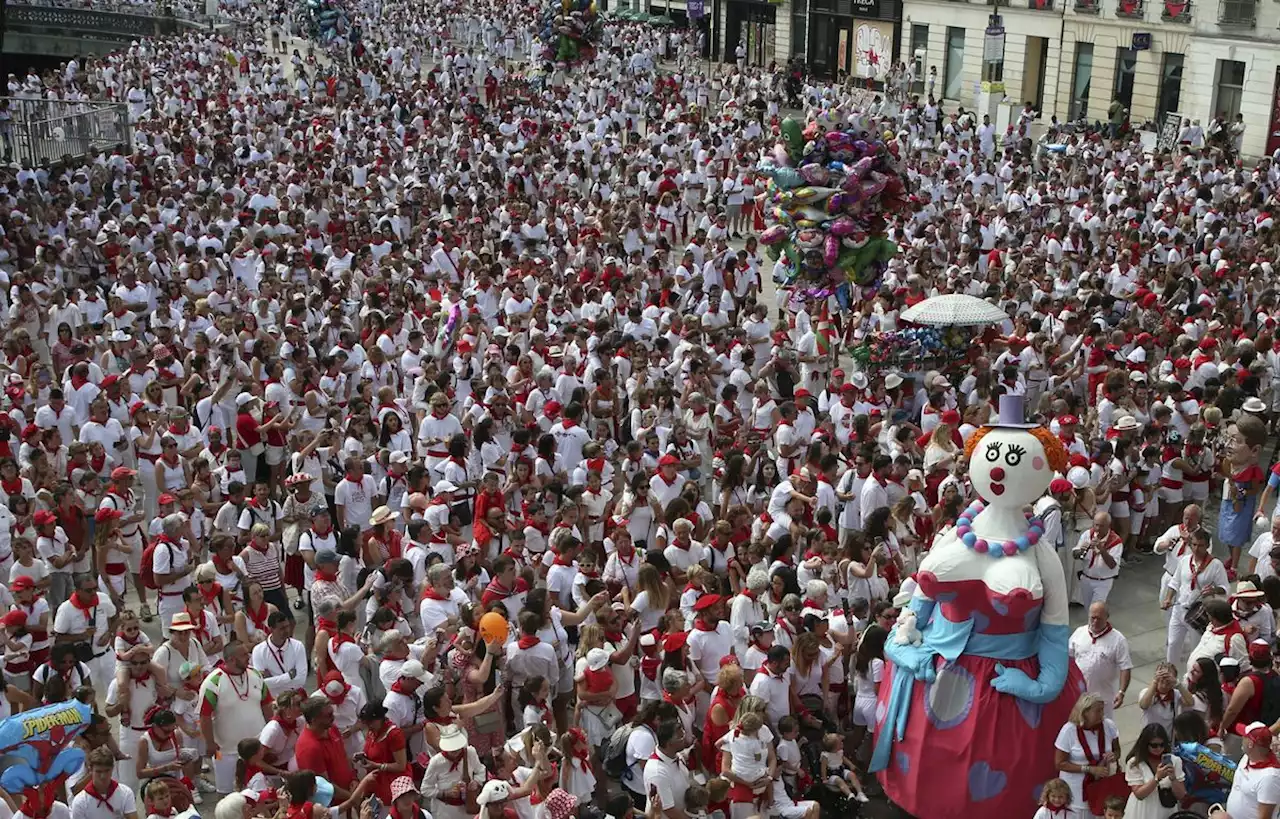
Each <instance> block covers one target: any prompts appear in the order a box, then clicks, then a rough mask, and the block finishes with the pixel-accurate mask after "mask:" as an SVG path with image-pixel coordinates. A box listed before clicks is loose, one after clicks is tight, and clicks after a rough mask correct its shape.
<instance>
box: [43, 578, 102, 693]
mask: <svg viewBox="0 0 1280 819" xmlns="http://www.w3.org/2000/svg"><path fill="white" fill-rule="evenodd" d="M75 589H76V590H75V592H74V593H72V595H71V597H69V598H68V599H67V600H66V602H64V603H63V604H62V605H60V606H58V611H57V612H56V613H55V614H54V617H53V633H54V635H55V637H54V640H55V642H59V643H72V644H77V643H88V644H89V645H90V647H91V648H92V650H93V659H92V660H91V661H89V662H88V666H89V671H90V674H91V676H92V678H93V684H94V687H95V688H97V689H98V690H100V691H106V690H107V684H108V683H109V682H110V680H111V676H112V674H114V672H115V667H116V663H115V656H114V652H113V651H112V648H111V642H112V640H113V639H115V628H114V621H115V617H116V607H115V604H114V603H112V602H111V598H110V597H108V596H107V595H106V594H99V593H98V580H97V578H96V577H94V576H93V575H92V574H87V573H86V574H78V575H76V577H75ZM108 655H111V656H110V657H108ZM107 660H109V661H110V662H107Z"/></svg>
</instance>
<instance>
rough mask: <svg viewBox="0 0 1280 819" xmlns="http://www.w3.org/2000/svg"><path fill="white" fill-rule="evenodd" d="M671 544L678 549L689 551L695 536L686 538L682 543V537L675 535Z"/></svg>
mask: <svg viewBox="0 0 1280 819" xmlns="http://www.w3.org/2000/svg"><path fill="white" fill-rule="evenodd" d="M671 545H672V546H675V547H676V548H677V549H681V550H683V551H686V552H687V551H689V548H690V547H691V546H693V538H685V540H684V543H681V542H680V538H678V537H675V538H672V539H671Z"/></svg>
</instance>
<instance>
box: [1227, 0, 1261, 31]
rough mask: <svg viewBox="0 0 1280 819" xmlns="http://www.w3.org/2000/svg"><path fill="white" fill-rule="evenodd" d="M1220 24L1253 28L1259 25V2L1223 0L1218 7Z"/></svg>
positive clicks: (1255, 0)
mask: <svg viewBox="0 0 1280 819" xmlns="http://www.w3.org/2000/svg"><path fill="white" fill-rule="evenodd" d="M1218 23H1219V24H1220V25H1224V26H1244V27H1247V28H1253V27H1254V26H1256V25H1257V24H1258V4H1257V0H1222V4H1221V5H1220V6H1218Z"/></svg>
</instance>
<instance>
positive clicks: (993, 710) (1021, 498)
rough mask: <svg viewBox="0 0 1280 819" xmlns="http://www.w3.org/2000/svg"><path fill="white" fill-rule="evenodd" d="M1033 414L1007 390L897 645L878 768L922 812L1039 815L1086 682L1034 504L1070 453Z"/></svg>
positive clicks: (945, 818) (907, 804) (907, 806)
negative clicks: (1061, 737)
mask: <svg viewBox="0 0 1280 819" xmlns="http://www.w3.org/2000/svg"><path fill="white" fill-rule="evenodd" d="M1023 420H1024V417H1023V405H1022V397H1021V396H1007V395H1006V396H1002V397H1001V399H1000V416H999V421H998V422H997V423H995V424H992V425H989V426H986V427H983V428H982V429H980V430H978V431H977V432H975V433H974V434H973V436H972V437H971V438H970V439H969V441H968V443H967V444H966V447H965V451H966V453H967V454H968V455H969V476H970V479H971V480H972V482H973V488H974V490H975V491H976V492H977V494H978V496H979V498H981V500H979V501H975V502H974V503H973V504H972V505H971V506H970V507H969V508H968V509H966V510H965V511H964V512H963V513H961V516H960V518H959V519H958V521H957V525H956V527H955V529H953V530H951V531H950V532H948V533H946V534H945V535H943V536H942V537H941V538H940V539H939V540H938V542H937V543H936V544H935V545H934V546H933V548H932V549H931V550H930V551H929V554H928V556H927V557H926V558H925V559H924V561H923V562H921V564H920V570H919V572H918V573H917V575H916V579H917V582H918V584H919V586H918V588H917V590H916V592H915V596H914V598H913V599H912V600H911V603H910V606H909V608H910V610H911V611H914V612H915V613H916V615H917V617H916V622H917V623H918V624H919V631H918V632H916V631H915V630H914V629H913V628H912V627H911V626H910V624H909V623H904V622H900V623H899V626H898V627H897V628H896V629H895V632H894V634H892V635H891V636H890V638H889V640H888V643H887V644H886V646H885V654H886V656H887V658H888V660H889V661H890V662H889V664H888V668H887V673H886V676H885V683H884V684H883V685H881V687H880V703H879V706H878V709H877V714H876V737H875V754H874V757H873V759H872V770H873V771H878V772H879V776H880V780H881V782H882V783H883V785H884V788H885V791H886V792H887V793H888V795H889V798H891V799H892V800H893V801H894V802H896V803H897V804H898V805H899V806H901V807H902V808H903V809H904V810H906V811H907V812H908V813H910V814H911V815H912V816H915V817H917V819H951V817H955V818H956V819H961V817H963V818H964V819H973V817H975V816H979V815H982V816H993V817H1010V818H1011V819H1012V817H1019V816H1030V815H1031V814H1032V813H1034V812H1035V805H1036V800H1037V798H1038V797H1039V794H1040V788H1041V787H1042V786H1043V784H1044V783H1045V782H1046V781H1047V780H1049V779H1052V778H1053V777H1055V776H1057V773H1056V770H1055V768H1054V764H1053V753H1054V752H1053V740H1054V737H1055V736H1056V735H1057V732H1058V729H1059V728H1061V727H1062V725H1063V724H1064V723H1065V722H1066V720H1067V717H1068V716H1069V715H1070V712H1071V707H1072V705H1073V704H1074V703H1075V701H1076V698H1077V697H1079V695H1080V694H1081V693H1082V692H1083V691H1084V688H1085V685H1084V679H1083V677H1081V675H1080V671H1079V669H1077V668H1076V667H1075V663H1074V662H1072V661H1071V660H1070V658H1069V657H1068V656H1067V638H1068V636H1069V627H1068V624H1067V586H1066V582H1065V579H1064V577H1063V573H1062V563H1061V561H1060V560H1059V559H1058V555H1057V554H1056V552H1055V550H1054V545H1053V544H1052V543H1048V542H1045V541H1042V540H1041V539H1040V535H1041V534H1043V532H1044V528H1043V524H1042V523H1041V522H1040V521H1039V519H1037V518H1034V517H1031V515H1030V513H1029V511H1028V509H1029V507H1030V505H1031V504H1032V503H1034V502H1035V500H1036V499H1037V498H1039V497H1040V496H1041V495H1042V494H1044V491H1045V489H1046V488H1047V487H1048V486H1049V482H1050V480H1052V478H1053V474H1054V472H1055V471H1063V470H1065V468H1066V463H1067V453H1066V451H1065V450H1064V449H1063V447H1062V444H1061V443H1059V441H1058V439H1057V438H1055V437H1054V436H1053V435H1052V434H1050V432H1049V430H1047V429H1044V428H1042V427H1037V426H1035V425H1032V424H1026V423H1023ZM903 619H909V615H906V616H905V617H904V618H903ZM913 634H914V636H912V635H913ZM921 638H923V639H922V640H921ZM978 811H981V813H980V814H979V813H978Z"/></svg>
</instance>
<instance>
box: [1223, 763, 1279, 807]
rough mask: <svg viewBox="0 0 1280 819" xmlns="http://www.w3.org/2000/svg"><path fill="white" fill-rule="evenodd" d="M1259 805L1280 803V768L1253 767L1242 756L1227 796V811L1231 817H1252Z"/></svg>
mask: <svg viewBox="0 0 1280 819" xmlns="http://www.w3.org/2000/svg"><path fill="white" fill-rule="evenodd" d="M1259 805H1280V768H1255V767H1252V766H1250V765H1249V757H1248V756H1243V757H1241V758H1240V765H1239V767H1237V768H1236V775H1235V779H1234V780H1232V783H1231V794H1230V795H1229V796H1228V797H1227V813H1228V814H1230V815H1231V817H1232V819H1235V818H1236V817H1242V819H1254V817H1256V816H1257V815H1258V806H1259Z"/></svg>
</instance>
